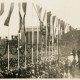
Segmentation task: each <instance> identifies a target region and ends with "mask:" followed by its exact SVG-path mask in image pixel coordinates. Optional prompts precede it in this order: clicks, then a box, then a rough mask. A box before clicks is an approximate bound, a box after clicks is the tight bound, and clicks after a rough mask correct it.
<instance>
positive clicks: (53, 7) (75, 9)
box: [0, 0, 80, 37]
mask: <svg viewBox="0 0 80 80" xmlns="http://www.w3.org/2000/svg"><path fill="white" fill-rule="evenodd" d="M25 1H26V2H27V3H28V5H27V14H26V27H30V26H32V25H33V26H37V25H39V21H38V17H37V14H36V12H35V10H34V9H33V8H32V7H31V6H32V4H31V2H33V3H37V4H39V5H40V6H42V7H43V8H44V9H47V10H50V11H52V13H53V15H56V16H57V17H58V18H59V19H61V20H64V21H65V22H66V23H69V24H70V25H71V26H72V27H73V28H78V29H80V10H79V9H80V0H20V2H25ZM0 2H1V0H0ZM2 2H4V4H5V8H4V13H3V15H1V16H0V36H2V37H5V36H8V27H7V26H4V21H5V19H6V18H7V15H8V12H9V8H10V3H11V2H13V0H6V1H5V0H3V1H2ZM18 2H19V1H18V0H14V10H13V13H12V15H11V19H10V23H9V37H10V36H11V35H17V33H18V29H19V14H18V11H19V9H18ZM0 5H1V4H0ZM0 9H1V6H0ZM43 12H44V11H43ZM21 15H23V12H22V14H21ZM32 16H33V17H32Z"/></svg>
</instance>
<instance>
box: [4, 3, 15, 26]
mask: <svg viewBox="0 0 80 80" xmlns="http://www.w3.org/2000/svg"><path fill="white" fill-rule="evenodd" d="M13 9H14V3H11V6H10V10H9V13H8V16H7V18H6V20H5V22H4V25H5V26H9V21H10V18H11V14H12V12H13Z"/></svg>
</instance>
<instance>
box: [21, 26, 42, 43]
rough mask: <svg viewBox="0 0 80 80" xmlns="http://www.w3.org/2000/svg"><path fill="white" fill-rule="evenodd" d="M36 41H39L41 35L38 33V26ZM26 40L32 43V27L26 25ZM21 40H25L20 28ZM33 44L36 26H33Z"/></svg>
mask: <svg viewBox="0 0 80 80" xmlns="http://www.w3.org/2000/svg"><path fill="white" fill-rule="evenodd" d="M38 32H39V33H38V34H39V35H38V42H39V44H40V43H41V37H40V36H41V35H40V28H38ZM26 40H27V44H32V28H31V27H28V28H26ZM21 42H22V43H24V42H25V35H24V30H23V29H22V30H21ZM33 44H37V26H35V27H34V28H33Z"/></svg>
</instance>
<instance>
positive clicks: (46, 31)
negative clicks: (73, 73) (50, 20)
mask: <svg viewBox="0 0 80 80" xmlns="http://www.w3.org/2000/svg"><path fill="white" fill-rule="evenodd" d="M46 61H47V26H46Z"/></svg>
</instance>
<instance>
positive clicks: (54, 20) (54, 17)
mask: <svg viewBox="0 0 80 80" xmlns="http://www.w3.org/2000/svg"><path fill="white" fill-rule="evenodd" d="M55 18H56V16H53V19H52V20H53V21H52V22H53V26H54V22H55Z"/></svg>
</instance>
